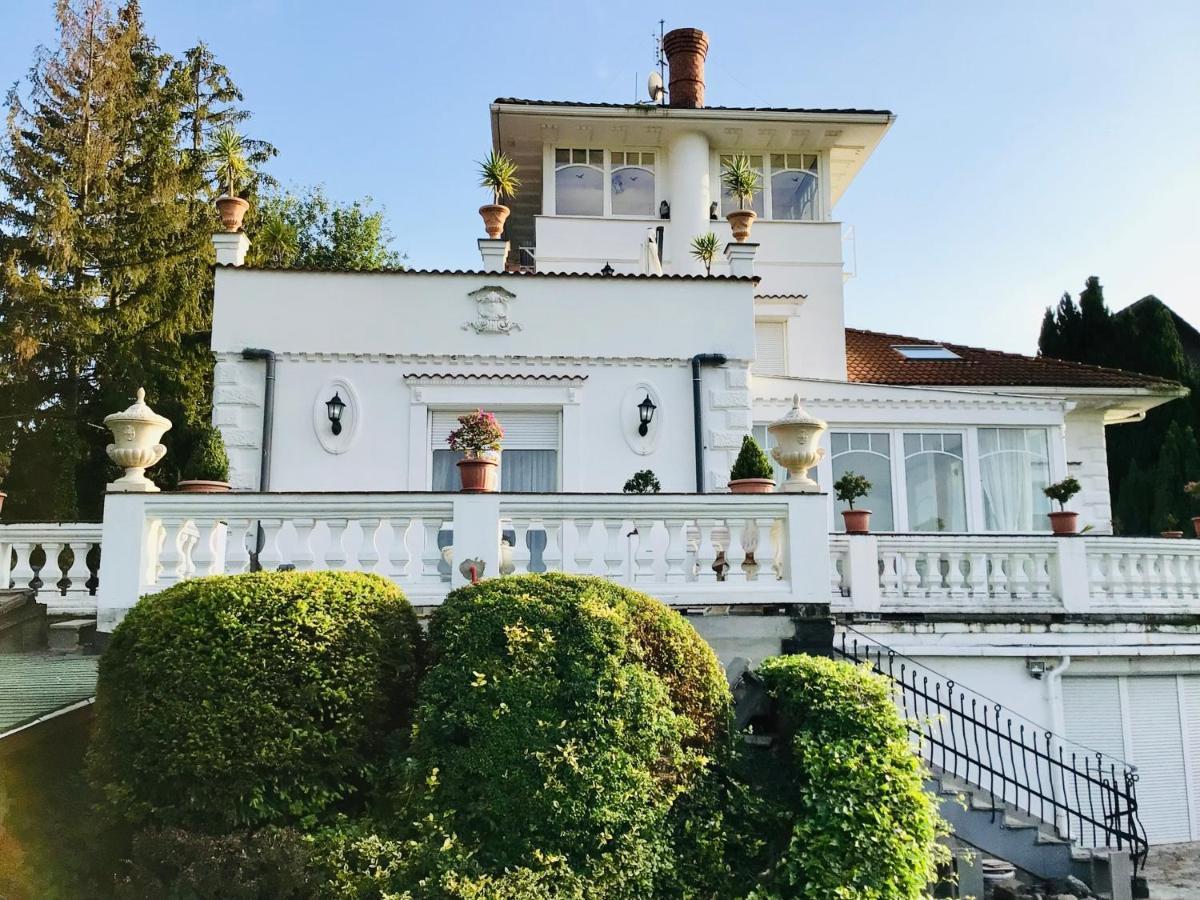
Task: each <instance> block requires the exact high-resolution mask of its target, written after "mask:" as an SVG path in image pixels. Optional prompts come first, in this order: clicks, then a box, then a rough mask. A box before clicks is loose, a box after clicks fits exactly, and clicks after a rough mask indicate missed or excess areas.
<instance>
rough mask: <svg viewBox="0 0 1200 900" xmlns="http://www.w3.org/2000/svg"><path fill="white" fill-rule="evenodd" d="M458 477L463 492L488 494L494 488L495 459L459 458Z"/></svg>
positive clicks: (493, 490)
mask: <svg viewBox="0 0 1200 900" xmlns="http://www.w3.org/2000/svg"><path fill="white" fill-rule="evenodd" d="M458 477H459V480H460V481H461V482H462V492H463V493H464V494H490V493H494V492H495V490H496V460H494V459H460V460H459V461H458Z"/></svg>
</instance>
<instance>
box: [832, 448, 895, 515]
mask: <svg viewBox="0 0 1200 900" xmlns="http://www.w3.org/2000/svg"><path fill="white" fill-rule="evenodd" d="M829 449H830V451H831V453H830V455H831V456H832V466H833V480H834V481H837V480H838V479H839V478H841V477H842V476H843V475H845V474H846V473H847V472H855V473H856V474H858V475H865V476H866V478H867V480H868V481H869V482H871V492H870V493H869V494H867V496H865V497H863V498H862V499H861V500H858V501H856V503H857V504H858V508H859V509H869V510H871V521H872V525H873V526H874V527H875V528H876V529H878V530H879V531H891V530H893V529H894V528H895V518H894V515H893V512H892V437H891V435H890V434H888V433H887V432H872V433H859V432H845V431H834V432H831V433H830V435H829ZM849 508H850V504H848V503H843V502H842V501H840V500H839V501H837V505H836V507H835V509H836V511H837V512H839V513H840V512H841V511H842V510H844V509H849ZM841 518H842V517H841V516H834V524H835V526H836V527H837V528H838V529H839V530H841V529H843V528H844V527H845V524H844V523H843V522H842V521H841Z"/></svg>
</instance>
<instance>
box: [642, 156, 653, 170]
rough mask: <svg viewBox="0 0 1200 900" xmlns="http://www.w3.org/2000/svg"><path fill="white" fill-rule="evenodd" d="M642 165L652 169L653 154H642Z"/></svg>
mask: <svg viewBox="0 0 1200 900" xmlns="http://www.w3.org/2000/svg"><path fill="white" fill-rule="evenodd" d="M642 165H643V166H648V167H649V168H651V169H653V168H654V154H653V153H643V154H642Z"/></svg>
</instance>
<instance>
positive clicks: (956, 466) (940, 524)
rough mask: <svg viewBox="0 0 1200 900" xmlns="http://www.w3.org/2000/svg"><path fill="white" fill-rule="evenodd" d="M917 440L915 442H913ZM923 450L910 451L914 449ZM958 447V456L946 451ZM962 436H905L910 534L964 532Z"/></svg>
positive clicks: (965, 510)
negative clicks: (919, 447) (917, 532)
mask: <svg viewBox="0 0 1200 900" xmlns="http://www.w3.org/2000/svg"><path fill="white" fill-rule="evenodd" d="M914 438H916V439H917V440H916V441H914V440H913V439H914ZM922 445H923V449H921V450H919V451H918V452H913V451H914V450H915V449H916V447H918V446H922ZM954 446H957V447H958V448H959V453H958V454H957V455H956V454H953V453H948V452H945V451H944V450H941V449H936V448H938V447H944V448H946V449H947V450H949V449H950V448H952V447H954ZM961 447H962V435H958V434H926V435H913V434H906V435H905V436H904V449H905V460H904V480H905V483H906V492H905V493H906V494H907V497H908V527H909V528H910V529H911V530H913V531H966V530H967V503H966V487H965V484H964V479H963V461H962V454H961Z"/></svg>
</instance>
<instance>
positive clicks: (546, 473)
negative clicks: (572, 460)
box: [500, 450, 558, 493]
mask: <svg viewBox="0 0 1200 900" xmlns="http://www.w3.org/2000/svg"><path fill="white" fill-rule="evenodd" d="M500 490H502V491H522V492H532V493H551V492H553V491H556V490H558V451H557V450H505V451H504V452H503V453H501V454H500Z"/></svg>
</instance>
